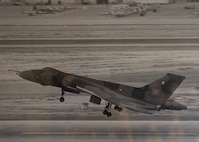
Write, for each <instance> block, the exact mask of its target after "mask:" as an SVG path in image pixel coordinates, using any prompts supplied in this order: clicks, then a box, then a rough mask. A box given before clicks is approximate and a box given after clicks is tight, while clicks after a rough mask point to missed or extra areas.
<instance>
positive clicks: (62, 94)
mask: <svg viewBox="0 0 199 142" xmlns="http://www.w3.org/2000/svg"><path fill="white" fill-rule="evenodd" d="M63 96H64V89H63V88H62V89H61V97H60V98H59V101H60V102H61V103H62V102H64V101H65V99H64V97H63Z"/></svg>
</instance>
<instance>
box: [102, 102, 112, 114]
mask: <svg viewBox="0 0 199 142" xmlns="http://www.w3.org/2000/svg"><path fill="white" fill-rule="evenodd" d="M111 105H112V104H111V103H109V102H108V103H107V104H106V106H105V109H104V111H103V114H104V115H106V116H107V117H111V116H112V113H111V112H109V110H110V109H111Z"/></svg>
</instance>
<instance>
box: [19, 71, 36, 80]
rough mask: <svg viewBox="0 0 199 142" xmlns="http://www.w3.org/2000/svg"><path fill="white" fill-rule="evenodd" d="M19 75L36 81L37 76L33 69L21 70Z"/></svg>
mask: <svg viewBox="0 0 199 142" xmlns="http://www.w3.org/2000/svg"><path fill="white" fill-rule="evenodd" d="M18 75H19V76H20V77H21V78H23V79H26V80H29V81H33V82H35V81H36V80H35V76H34V73H33V71H31V70H29V71H22V72H19V73H18Z"/></svg>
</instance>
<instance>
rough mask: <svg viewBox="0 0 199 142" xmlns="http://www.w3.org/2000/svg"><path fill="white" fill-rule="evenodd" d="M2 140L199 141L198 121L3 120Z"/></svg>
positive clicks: (0, 130) (88, 141)
mask: <svg viewBox="0 0 199 142" xmlns="http://www.w3.org/2000/svg"><path fill="white" fill-rule="evenodd" d="M0 126H1V127H0V140H1V141H6V142H12V141H14V142H22V141H28V142H35V141H37V142H38V141H48V142H51V141H70V142H71V141H83V142H84V141H85V142H91V141H105V142H115V141H116V142H117V141H127V142H128V141H129V142H130V141H131V142H133V141H136V142H142V141H143V142H161V141H181V142H183V141H185V142H186V141H189V142H197V141H198V138H199V135H198V133H199V130H198V126H199V122H198V121H0Z"/></svg>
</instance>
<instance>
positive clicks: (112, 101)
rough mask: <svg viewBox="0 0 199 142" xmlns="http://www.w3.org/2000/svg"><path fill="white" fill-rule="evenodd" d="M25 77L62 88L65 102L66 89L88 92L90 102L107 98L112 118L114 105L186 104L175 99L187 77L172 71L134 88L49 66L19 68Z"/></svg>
mask: <svg viewBox="0 0 199 142" xmlns="http://www.w3.org/2000/svg"><path fill="white" fill-rule="evenodd" d="M16 74H17V75H19V76H20V77H21V78H23V79H26V80H29V81H32V82H36V83H39V84H41V85H44V86H47V85H50V86H56V87H60V88H61V97H60V99H59V101H60V102H64V100H65V99H64V94H65V92H72V93H75V94H79V93H82V92H84V93H88V94H90V95H91V97H90V102H92V103H95V104H98V105H100V104H101V101H102V99H104V100H105V101H106V104H105V108H104V110H103V114H104V115H106V116H107V117H110V116H111V115H112V114H111V111H110V110H111V107H112V105H114V109H115V110H117V111H119V112H120V111H122V110H123V108H126V109H128V110H132V111H136V112H141V113H146V114H153V113H154V111H160V110H165V109H169V110H185V109H187V107H186V106H184V105H182V104H180V103H178V102H176V101H174V100H173V99H172V98H171V95H172V94H173V92H174V91H175V90H176V89H177V88H178V86H179V85H180V84H181V83H182V81H183V80H184V79H185V77H184V76H181V75H175V74H171V73H168V74H167V75H165V76H163V77H162V78H160V79H158V80H156V81H154V82H152V83H150V84H148V85H145V86H143V87H140V88H138V87H131V86H127V85H123V84H118V83H112V82H108V81H103V80H97V79H93V78H88V77H84V76H79V75H74V74H70V73H64V72H62V71H59V70H56V69H54V68H50V67H45V68H43V69H39V70H26V71H16Z"/></svg>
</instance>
